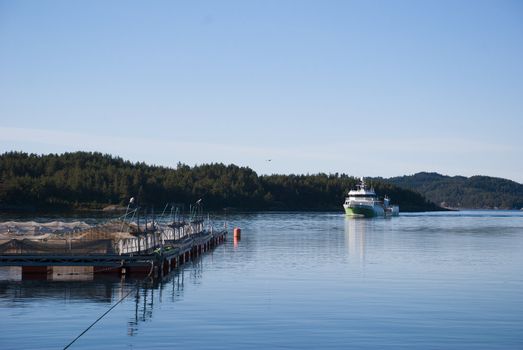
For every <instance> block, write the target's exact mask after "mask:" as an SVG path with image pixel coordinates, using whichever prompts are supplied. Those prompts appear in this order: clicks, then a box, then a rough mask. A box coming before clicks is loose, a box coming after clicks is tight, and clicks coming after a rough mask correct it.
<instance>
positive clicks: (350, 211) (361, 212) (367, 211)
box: [345, 207, 377, 218]
mask: <svg viewBox="0 0 523 350" xmlns="http://www.w3.org/2000/svg"><path fill="white" fill-rule="evenodd" d="M345 214H347V215H349V216H364V217H366V218H372V217H375V216H377V213H376V212H375V211H374V210H373V209H372V208H368V207H366V208H365V207H355V208H345Z"/></svg>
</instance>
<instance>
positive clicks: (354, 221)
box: [345, 216, 371, 263]
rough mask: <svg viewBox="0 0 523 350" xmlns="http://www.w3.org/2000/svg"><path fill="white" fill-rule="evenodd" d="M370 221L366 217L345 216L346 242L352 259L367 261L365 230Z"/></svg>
mask: <svg viewBox="0 0 523 350" xmlns="http://www.w3.org/2000/svg"><path fill="white" fill-rule="evenodd" d="M370 223H371V221H369V220H365V219H364V218H355V217H350V216H346V217H345V243H346V244H347V252H348V253H349V259H350V260H351V261H359V262H361V263H364V262H365V250H366V246H365V231H366V230H367V226H368V225H369V224H370Z"/></svg>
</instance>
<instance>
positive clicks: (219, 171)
mask: <svg viewBox="0 0 523 350" xmlns="http://www.w3.org/2000/svg"><path fill="white" fill-rule="evenodd" d="M356 183H357V179H355V178H354V177H350V176H347V175H344V174H342V175H340V174H330V175H327V174H315V175H271V176H258V175H257V174H256V173H255V172H254V171H253V170H252V169H250V168H247V167H239V166H236V165H224V164H206V165H199V166H194V167H189V166H187V165H184V164H178V166H177V167H176V168H174V169H173V168H167V167H160V166H151V165H146V164H145V163H131V162H129V161H125V160H123V159H121V158H118V157H112V156H110V155H103V154H101V153H87V152H76V153H65V154H62V155H54V154H50V155H35V154H27V153H21V152H8V153H4V154H2V155H0V208H3V209H9V208H11V209H51V208H71V209H86V208H91V209H99V208H102V207H104V206H106V205H109V204H126V203H127V202H128V200H129V198H130V197H135V198H136V199H137V201H138V203H139V204H141V205H148V206H150V205H154V206H156V207H157V208H161V207H163V206H164V205H165V203H167V202H176V203H186V204H188V203H194V202H195V201H196V200H198V199H200V198H202V199H203V203H204V207H205V208H206V209H210V210H213V209H214V210H219V209H222V208H224V207H232V208H236V209H238V210H335V211H341V210H342V207H341V205H342V203H343V200H344V197H345V195H346V193H347V191H348V190H349V189H351V188H354V186H355V185H356ZM372 185H373V186H374V187H375V189H376V192H377V193H378V195H381V196H383V195H385V194H387V195H389V196H390V197H391V198H392V201H393V203H395V204H399V205H400V208H401V210H402V211H426V210H438V209H439V208H438V207H437V206H436V205H434V204H433V203H430V202H428V201H426V200H425V198H424V197H423V196H421V195H420V194H418V193H416V192H413V191H410V190H404V189H401V188H399V187H397V186H394V185H391V184H388V183H385V182H380V181H374V182H373V183H372Z"/></svg>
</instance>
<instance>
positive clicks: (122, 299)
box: [63, 263, 154, 350]
mask: <svg viewBox="0 0 523 350" xmlns="http://www.w3.org/2000/svg"><path fill="white" fill-rule="evenodd" d="M153 267H154V264H152V263H151V270H150V271H149V274H148V275H147V277H145V278H144V279H143V280H142V281H140V282H138V283H136V286H135V287H134V288H132V289H131V290H129V292H127V294H125V295H124V296H123V297H122V298H120V300H118V301H117V302H116V303H115V304H114V305H113V306H111V307H110V308H109V310H107V311H106V312H104V313H103V314H102V315H101V316H100V317H98V318H97V319H96V320H95V321H94V322H93V323H91V324H90V325H89V327H87V328H86V329H85V330H84V331H83V332H82V333H80V334H79V335H78V336H77V337H76V338H74V339H73V340H72V341H71V342H70V343H69V344H67V345H66V346H65V347H64V349H63V350H66V349H68V348H69V347H70V346H71V345H73V344H74V342H75V341H77V340H78V339H80V337H81V336H83V335H84V334H85V333H87V331H89V330H90V329H91V328H92V327H93V326H94V325H95V324H97V323H98V321H100V320H101V319H102V318H104V317H105V315H107V314H108V313H109V312H111V311H112V310H113V309H114V308H115V307H116V306H118V305H119V304H120V303H121V302H122V301H124V299H125V298H127V297H128V296H129V295H130V294H131V293H132V292H134V291H135V290H136V289H138V288H139V287H140V285H141V283H142V282H144V281H145V280H146V279H148V278H149V277H151V273H152V272H153Z"/></svg>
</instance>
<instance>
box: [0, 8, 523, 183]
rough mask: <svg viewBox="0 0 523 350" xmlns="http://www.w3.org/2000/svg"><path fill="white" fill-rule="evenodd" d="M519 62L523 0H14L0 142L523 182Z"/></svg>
mask: <svg viewBox="0 0 523 350" xmlns="http://www.w3.org/2000/svg"><path fill="white" fill-rule="evenodd" d="M522 62H523V2H521V1H465V0H462V1H349V0H347V1H332V0H331V1H329V0H325V1H320V0H316V1H307V0H302V1H290V0H278V1H270V0H263V1H255V0H252V1H225V0H223V1H95V0H89V1H36V0H35V1H5V0H0V151H1V152H4V151H9V150H21V151H26V152H35V153H50V152H53V153H61V152H65V151H75V150H88V151H100V152H104V153H111V154H114V155H119V156H121V157H123V158H126V159H130V160H132V161H145V162H146V163H151V164H160V165H166V166H175V165H176V164H177V163H178V162H183V163H187V164H189V165H194V164H201V163H209V162H223V163H235V164H238V165H244V166H249V167H251V168H253V169H254V170H256V171H257V172H258V173H261V174H267V173H268V174H270V173H316V172H327V173H334V172H340V173H341V172H344V173H348V174H351V175H355V176H384V177H389V176H396V175H403V174H413V173H415V172H418V171H437V172H440V173H443V174H448V175H465V176H471V175H476V174H482V175H490V176H498V177H506V178H510V179H513V180H516V181H518V182H523V147H522V141H521V140H522V137H521V134H522V132H523V63H522ZM268 159H271V161H270V162H269V161H267V160H268Z"/></svg>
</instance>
